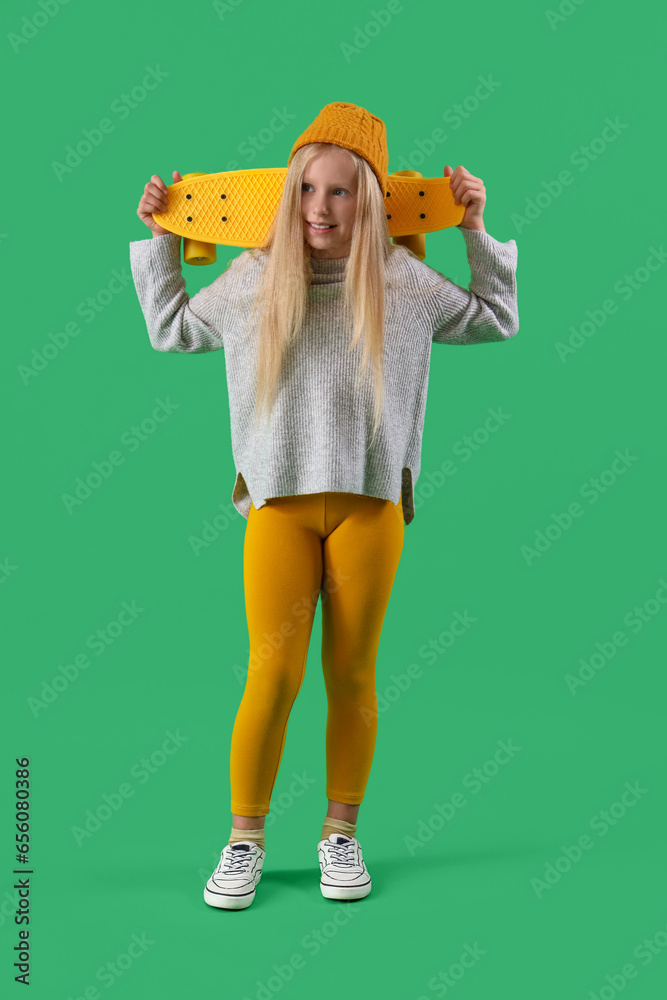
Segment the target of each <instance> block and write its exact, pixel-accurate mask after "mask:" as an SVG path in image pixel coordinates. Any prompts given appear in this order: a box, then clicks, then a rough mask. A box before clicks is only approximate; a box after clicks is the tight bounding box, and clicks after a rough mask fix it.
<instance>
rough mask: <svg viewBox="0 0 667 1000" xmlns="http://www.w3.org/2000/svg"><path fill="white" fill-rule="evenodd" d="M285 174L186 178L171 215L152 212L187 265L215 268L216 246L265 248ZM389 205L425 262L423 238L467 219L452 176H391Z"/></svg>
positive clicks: (392, 228)
mask: <svg viewBox="0 0 667 1000" xmlns="http://www.w3.org/2000/svg"><path fill="white" fill-rule="evenodd" d="M287 170H288V168H287V167H266V168H264V167H257V168H250V169H248V170H223V171H221V172H220V173H217V174H205V173H195V174H185V175H184V177H183V179H182V180H181V181H179V182H178V183H177V184H171V185H169V187H168V188H167V211H166V212H154V213H153V218H154V219H155V221H156V222H157V223H158V225H160V226H162V228H163V229H166V230H167V231H168V232H170V233H175V234H176V235H178V236H182V237H184V238H185V243H184V248H183V250H184V258H185V261H186V263H189V264H208V263H212V262H213V261H214V260H215V245H217V244H224V245H226V246H236V247H244V248H251V247H257V246H261V245H262V244H263V243H264V241H265V239H266V236H267V234H268V232H269V229H270V227H271V223H272V222H273V219H274V218H275V214H276V211H277V209H278V203H279V202H280V197H281V194H282V191H283V186H284V183H285V177H286V176H287ZM385 206H386V212H387V225H388V229H389V235H390V236H391V237H392V238H394V239H395V240H396V241H397V242H401V243H404V244H405V245H406V246H409V247H410V249H414V252H416V253H417V254H418V256H421V257H422V259H423V256H424V253H423V247H424V242H423V234H424V233H434V232H437V231H438V230H440V229H447V228H449V227H450V226H457V225H458V224H459V223H460V222H461V220H462V219H463V216H464V215H465V206H464V205H457V204H455V202H454V197H453V195H452V193H451V191H450V188H449V178H448V177H422V176H421V175H420V174H419V173H418V171H416V170H400V171H396V172H395V173H393V174H389V176H388V179H387V195H386V197H385ZM403 237H405V239H403ZM410 237H415V239H413V240H411V239H409V238H410ZM420 251H421V252H420Z"/></svg>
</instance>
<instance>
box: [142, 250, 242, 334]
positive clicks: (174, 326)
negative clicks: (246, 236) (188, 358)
mask: <svg viewBox="0 0 667 1000" xmlns="http://www.w3.org/2000/svg"><path fill="white" fill-rule="evenodd" d="M180 245H181V237H180V236H177V235H176V234H175V233H167V234H165V235H164V236H157V237H152V238H151V239H148V240H135V241H133V242H131V243H130V267H131V269H132V277H133V278H134V285H135V288H136V291H137V295H138V297H139V303H140V305H141V309H142V312H143V314H144V318H145V320H146V327H147V330H148V336H149V337H150V341H151V344H152V345H153V347H154V348H155V350H156V351H177V352H181V353H189V354H201V353H203V352H205V351H219V350H220V349H221V348H223V347H224V337H223V331H224V326H225V324H224V315H225V310H224V306H225V297H224V295H223V290H222V287H221V285H222V282H223V281H224V279H225V276H226V274H227V272H224V271H223V273H222V274H220V275H218V276H217V278H216V279H215V280H214V281H213V282H212V283H211V284H210V285H208V286H207V287H205V288H202V289H201V291H199V292H197V293H196V295H193V296H192V298H190V297H189V296H188V294H187V292H186V290H185V279H184V278H183V275H182V273H181V251H180ZM237 260H238V258H235V259H234V260H233V261H232V263H231V268H230V269H232V268H234V265H235V264H236V261H237Z"/></svg>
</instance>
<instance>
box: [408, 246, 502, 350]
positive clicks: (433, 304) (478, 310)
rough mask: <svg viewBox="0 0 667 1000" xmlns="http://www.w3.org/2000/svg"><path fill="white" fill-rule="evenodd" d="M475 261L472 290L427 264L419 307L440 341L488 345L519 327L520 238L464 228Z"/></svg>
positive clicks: (471, 278)
mask: <svg viewBox="0 0 667 1000" xmlns="http://www.w3.org/2000/svg"><path fill="white" fill-rule="evenodd" d="M459 232H461V233H462V234H463V237H464V239H465V243H466V250H467V254H468V263H469V265H470V283H469V286H468V289H465V288H461V286H460V285H457V284H455V283H454V282H453V281H450V280H449V279H447V278H445V276H444V275H443V274H441V273H440V272H439V271H436V270H434V269H433V268H430V267H428V266H427V265H425V264H422V267H427V268H428V272H430V273H427V272H423V273H422V275H421V276H420V277H421V279H422V281H423V283H424V285H425V287H424V290H423V293H422V294H421V295H420V296H419V298H418V308H419V309H420V310H422V311H423V313H424V314H425V316H426V319H427V321H428V323H429V325H430V328H431V330H432V331H433V333H432V340H433V342H434V343H435V344H485V343H490V342H493V341H498V340H509V338H510V337H513V336H514V335H515V334H516V333H518V331H519V312H518V305H517V289H516V266H517V246H516V242H515V241H514V240H509V241H508V242H507V243H499V242H498V241H497V240H495V239H494V238H493V237H492V236H489V234H488V233H486V232H481V231H479V230H474V229H464V228H463V227H461V228H460V230H459Z"/></svg>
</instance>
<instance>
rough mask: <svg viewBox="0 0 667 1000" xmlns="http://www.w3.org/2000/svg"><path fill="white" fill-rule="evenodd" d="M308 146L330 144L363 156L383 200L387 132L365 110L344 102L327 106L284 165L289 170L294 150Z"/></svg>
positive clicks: (386, 165) (300, 137) (302, 135)
mask: <svg viewBox="0 0 667 1000" xmlns="http://www.w3.org/2000/svg"><path fill="white" fill-rule="evenodd" d="M309 142H331V143H333V144H334V145H335V146H342V147H343V148H344V149H351V150H352V151H353V152H354V153H358V154H359V156H363V158H364V159H365V160H367V161H368V163H369V164H370V166H371V167H372V168H373V172H374V173H375V176H376V177H377V179H378V183H379V185H380V188H381V189H382V196H383V197H386V195H387V174H388V172H389V153H388V151H387V129H386V126H385V123H384V122H383V121H382V119H381V118H377V117H376V115H372V114H371V113H370V111H367V110H366V108H360V107H359V105H358V104H347V103H345V102H344V101H337V102H336V103H334V104H327V105H326V107H324V108H322V110H321V111H320V113H319V115H318V116H317V118H316V119H315V121H314V122H313V123H312V124H311V125H309V126H308V128H307V129H306V131H305V132H303V133H302V134H301V135H300V136H299V138H298V139H297V140H296V142H295V143H294V146H293V147H292V152H291V153H290V156H289V160H288V161H287V165H288V166H289V164H290V163H291V160H292V157H293V156H294V154H295V153H296V151H297V149H300V148H301V146H305V145H306V144H307V143H309Z"/></svg>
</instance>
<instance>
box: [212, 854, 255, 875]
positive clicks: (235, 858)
mask: <svg viewBox="0 0 667 1000" xmlns="http://www.w3.org/2000/svg"><path fill="white" fill-rule="evenodd" d="M252 854H253V852H252V851H234V852H232V851H229V852H228V857H227V861H226V862H225V863H224V864H223V862H222V858H221V859H220V871H221V872H225V873H228V874H231V875H233V874H234V873H235V872H237V871H238V870H239V869H240V868H241V866H242V865H243V864H246V863H248V862H250V861H251V860H252Z"/></svg>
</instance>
